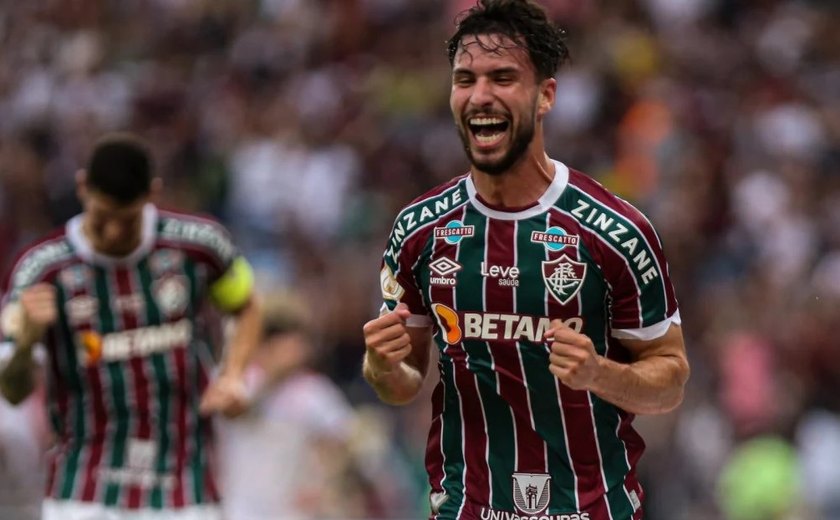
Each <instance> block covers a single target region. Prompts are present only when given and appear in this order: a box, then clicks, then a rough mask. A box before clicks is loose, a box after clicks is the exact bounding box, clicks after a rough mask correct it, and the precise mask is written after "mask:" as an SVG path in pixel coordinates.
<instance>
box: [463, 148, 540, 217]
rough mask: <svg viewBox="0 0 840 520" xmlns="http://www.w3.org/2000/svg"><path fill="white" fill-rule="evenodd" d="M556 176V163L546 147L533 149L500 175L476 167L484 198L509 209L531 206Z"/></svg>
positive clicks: (476, 179)
mask: <svg viewBox="0 0 840 520" xmlns="http://www.w3.org/2000/svg"><path fill="white" fill-rule="evenodd" d="M554 175H555V168H554V163H553V162H552V161H551V160H549V158H548V156H547V155H546V154H545V152H544V151H543V150H539V152H537V153H531V152H529V153H528V154H527V155H525V156H524V157H523V158H522V160H521V161H520V162H518V163H517V164H516V165H514V166H513V167H512V168H511V169H510V170H508V171H506V172H504V173H502V174H500V175H489V174H487V173H484V172H481V171H479V170H477V169H476V168H475V167H473V168H472V179H473V184H475V189H476V191H477V192H478V194H479V195H480V196H481V198H482V199H484V200H485V201H486V202H488V203H490V204H492V205H494V206H500V207H508V208H521V207H524V206H530V205H531V204H533V203H534V202H536V201H537V200H539V198H540V197H541V196H542V194H543V193H545V190H546V189H548V187H549V186H550V185H551V182H552V181H553V180H554Z"/></svg>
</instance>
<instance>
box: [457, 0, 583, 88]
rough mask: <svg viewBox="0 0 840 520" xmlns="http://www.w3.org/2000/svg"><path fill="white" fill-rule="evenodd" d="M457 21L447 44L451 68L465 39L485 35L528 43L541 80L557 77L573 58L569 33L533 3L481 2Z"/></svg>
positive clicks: (518, 0) (524, 0)
mask: <svg viewBox="0 0 840 520" xmlns="http://www.w3.org/2000/svg"><path fill="white" fill-rule="evenodd" d="M456 20H457V22H456V23H457V29H456V31H455V34H453V35H452V37H451V38H450V39H449V41H447V51H448V54H449V64H450V65H453V64H454V63H455V53H456V52H458V47H459V46H460V45H461V41H462V39H463V38H464V36H468V35H473V36H477V35H481V34H501V35H504V36H507V37H508V38H510V39H511V40H513V41H514V42H517V44H519V45H522V44H524V47H525V48H526V49H527V51H528V56H529V57H530V58H531V62H532V63H533V64H534V68H535V69H536V71H537V76H538V77H539V79H540V80H543V79H548V78H552V77H554V74H556V73H557V69H558V68H559V67H560V65H562V64H563V63H564V62H565V61H566V60H567V59H568V58H569V49H568V48H567V47H566V42H565V40H566V32H565V31H564V30H563V29H560V28H559V27H557V26H556V25H554V24H553V23H552V22H551V20H549V19H548V16H547V15H546V13H545V10H544V9H543V8H542V7H541V6H540V5H539V4H536V3H535V2H532V1H531V0H478V3H477V4H476V5H475V6H474V7H472V8H470V9H467V10H466V11H464V12H462V13H461V14H460V15H458V18H457V19H456ZM497 48H498V47H492V48H488V49H487V50H496V49H497Z"/></svg>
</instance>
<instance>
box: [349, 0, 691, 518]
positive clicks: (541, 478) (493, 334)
mask: <svg viewBox="0 0 840 520" xmlns="http://www.w3.org/2000/svg"><path fill="white" fill-rule="evenodd" d="M448 50H449V59H450V62H451V64H452V67H453V68H452V89H451V94H450V106H451V109H452V113H453V115H454V118H455V123H456V126H457V128H458V131H459V133H460V135H461V138H462V141H463V144H464V148H465V150H466V153H467V156H468V158H469V160H470V162H471V165H472V166H471V168H470V172H469V173H468V174H467V175H463V176H460V177H458V178H456V179H454V180H452V181H450V182H448V183H446V184H444V185H442V186H440V187H438V188H435V189H434V190H432V191H430V192H428V193H426V194H425V195H423V196H421V197H419V198H418V199H415V200H414V201H413V202H412V203H411V204H410V205H409V206H408V207H406V208H405V209H404V210H403V211H402V212H401V213H400V214H399V215H398V217H397V219H396V222H395V225H394V228H393V231H392V234H391V237H390V241H389V244H388V248H387V250H386V252H385V255H384V261H383V266H382V271H381V280H382V294H383V296H384V299H385V308H384V309H383V313H382V315H381V316H380V317H379V318H377V319H374V320H372V321H370V322H368V323H367V324H366V325H365V326H364V335H365V341H366V347H367V349H366V355H365V362H364V376H365V378H366V379H367V381H368V382H369V383H370V384H371V385H372V386H373V388H374V389H375V390H376V391H377V393H378V394H379V396H380V397H381V398H382V400H384V401H386V402H389V403H393V404H403V403H406V402H408V401H410V400H411V399H413V398H414V397H415V396H416V395H417V393H418V391H419V390H420V387H421V384H422V382H423V380H424V378H425V377H426V373H427V371H428V364H429V363H428V360H429V356H430V341H431V340H432V339H434V344H436V345H437V347H438V349H439V350H440V361H439V369H440V382H439V384H438V386H437V388H436V390H435V393H434V396H433V401H434V412H433V417H432V428H431V433H430V435H429V442H428V448H427V456H426V468H427V470H428V474H429V482H430V484H431V488H432V491H431V496H430V499H431V500H430V501H431V508H432V517H433V518H435V519H440V520H443V519H446V520H454V519H469V520H474V519H482V520H484V519H487V518H503V517H504V518H508V517H511V518H512V517H514V516H513V515H516V516H517V517H528V518H536V517H539V518H549V519H551V520H560V519H561V518H562V519H567V520H608V519H612V520H617V519H622V520H627V519H638V518H641V516H642V499H643V493H642V489H641V487H640V485H639V482H638V480H637V477H636V464H637V462H638V460H639V457H640V456H641V454H642V451H643V449H644V443H643V442H642V439H641V438H640V436H639V435H638V434H637V433H636V431H635V430H634V429H633V427H632V426H631V422H632V420H633V416H634V414H639V413H645V414H651V413H663V412H667V411H669V410H671V409H673V408H675V407H676V406H677V405H679V403H680V402H681V401H682V396H683V388H684V385H685V382H686V380H687V378H688V373H689V369H688V363H687V360H686V355H685V348H684V344H683V337H682V332H681V328H680V315H679V311H678V308H677V300H676V298H675V295H674V289H673V287H672V284H671V281H670V279H669V275H668V267H667V264H666V261H665V258H664V256H663V253H662V246H661V244H660V242H659V239H658V237H657V235H656V233H655V231H654V230H653V228H652V226H651V224H650V222H649V221H648V220H647V218H646V217H645V216H644V215H642V214H641V213H640V212H639V211H638V210H637V209H635V208H634V207H632V206H631V205H629V204H628V203H627V202H625V201H623V200H621V199H619V198H618V197H616V196H614V195H612V194H611V193H609V192H608V191H607V190H605V189H604V188H603V187H602V186H601V185H599V184H598V183H596V182H595V181H593V180H592V179H590V178H589V177H587V176H585V175H584V174H582V173H580V172H577V171H575V170H573V169H570V168H568V167H567V166H566V165H564V164H562V163H560V162H558V161H555V160H552V159H550V158H549V157H548V156H547V155H546V153H545V149H544V138H543V127H542V124H543V119H544V117H545V116H546V114H547V113H548V112H549V111H550V110H551V108H552V106H553V105H554V102H555V96H556V89H557V82H556V80H555V78H554V75H555V73H556V71H557V68H558V66H559V65H561V64H562V63H563V62H564V61H565V60H566V58H567V54H568V51H567V48H566V46H565V44H564V35H563V33H562V31H560V30H559V29H557V28H556V27H555V26H554V25H553V24H551V23H550V22H549V21H548V20H547V18H546V16H545V13H544V11H543V10H542V8H541V7H539V6H538V5H536V4H534V3H533V2H531V1H529V0H481V1H479V3H478V5H477V6H476V7H474V8H472V9H470V10H469V11H468V12H467V13H466V15H465V16H464V17H463V18H462V19H461V20H460V22H459V24H458V27H457V30H456V32H455V34H454V36H452V38H451V39H450V40H449V48H448Z"/></svg>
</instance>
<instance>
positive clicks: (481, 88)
mask: <svg viewBox="0 0 840 520" xmlns="http://www.w3.org/2000/svg"><path fill="white" fill-rule="evenodd" d="M493 98H494V95H493V85H492V83H491V82H490V80H488V79H487V78H484V77H479V78H478V79H476V81H475V84H474V85H473V90H472V93H471V95H470V103H471V104H472V105H474V106H477V107H484V106H488V105H492V104H493Z"/></svg>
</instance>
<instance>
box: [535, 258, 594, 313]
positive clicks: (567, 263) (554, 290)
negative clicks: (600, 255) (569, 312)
mask: <svg viewBox="0 0 840 520" xmlns="http://www.w3.org/2000/svg"><path fill="white" fill-rule="evenodd" d="M542 271H543V281H544V282H545V286H546V287H547V288H548V292H550V293H551V295H552V296H554V298H555V299H556V300H557V301H558V302H560V303H561V304H563V305H566V304H567V303H569V301H570V300H571V299H572V298H574V297H575V295H577V293H578V291H580V288H581V287H582V286H583V279H584V277H585V276H586V264H584V263H582V262H576V261H574V260H572V259H571V258H569V257H568V255H563V256H561V257H560V258H558V259H557V260H552V261H550V262H543V263H542Z"/></svg>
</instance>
